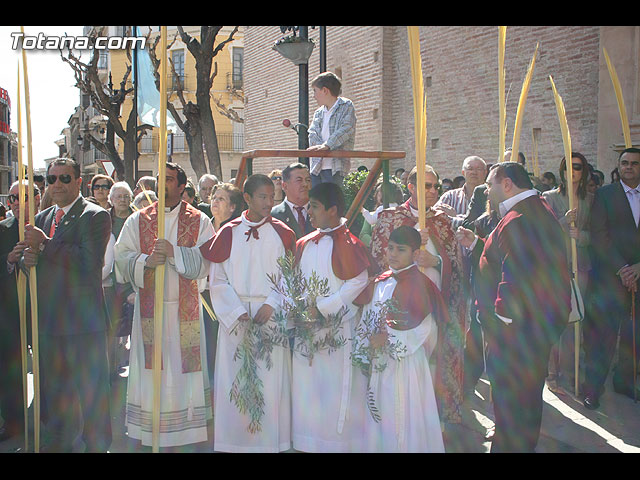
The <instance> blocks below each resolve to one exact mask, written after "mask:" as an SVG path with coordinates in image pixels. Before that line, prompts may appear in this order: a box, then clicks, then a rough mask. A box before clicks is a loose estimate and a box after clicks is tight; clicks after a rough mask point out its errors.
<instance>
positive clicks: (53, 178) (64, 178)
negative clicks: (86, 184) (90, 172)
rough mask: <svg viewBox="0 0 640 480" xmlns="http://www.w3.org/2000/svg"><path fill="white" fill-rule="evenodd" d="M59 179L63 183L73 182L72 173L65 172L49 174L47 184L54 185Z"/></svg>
mask: <svg viewBox="0 0 640 480" xmlns="http://www.w3.org/2000/svg"><path fill="white" fill-rule="evenodd" d="M58 179H60V181H61V182H62V183H71V175H68V174H66V173H63V174H61V175H47V184H48V185H53V184H54V183H56V180H58Z"/></svg>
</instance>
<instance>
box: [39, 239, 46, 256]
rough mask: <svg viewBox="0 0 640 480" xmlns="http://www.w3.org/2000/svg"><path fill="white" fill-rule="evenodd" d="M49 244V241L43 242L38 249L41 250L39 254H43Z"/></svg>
mask: <svg viewBox="0 0 640 480" xmlns="http://www.w3.org/2000/svg"><path fill="white" fill-rule="evenodd" d="M48 242H49V240H48V239H44V240H43V241H42V243H41V244H40V246H39V247H38V249H39V253H42V251H43V250H44V249H45V247H46V246H47V243H48Z"/></svg>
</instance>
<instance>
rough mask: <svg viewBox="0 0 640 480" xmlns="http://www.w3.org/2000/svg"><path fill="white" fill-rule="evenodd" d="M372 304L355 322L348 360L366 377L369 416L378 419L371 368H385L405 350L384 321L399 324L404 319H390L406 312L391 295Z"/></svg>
mask: <svg viewBox="0 0 640 480" xmlns="http://www.w3.org/2000/svg"><path fill="white" fill-rule="evenodd" d="M375 307H376V308H373V309H370V310H368V311H367V312H366V313H365V314H364V315H361V318H360V321H359V322H358V324H357V325H356V328H355V332H354V339H353V351H352V353H351V363H352V364H353V366H354V367H356V368H357V369H358V370H360V372H361V373H362V374H363V375H364V376H365V377H367V399H366V400H367V407H368V409H369V413H370V414H371V417H372V418H373V419H374V420H375V421H376V422H380V420H381V417H380V412H379V410H378V408H377V406H376V399H375V394H374V391H373V389H372V388H371V377H372V375H373V373H374V372H376V373H382V372H383V371H384V370H385V369H386V368H387V365H388V361H389V359H393V360H396V361H399V360H401V358H402V357H401V354H403V353H405V352H406V351H407V347H406V346H405V345H403V344H402V343H401V342H400V341H393V340H392V339H393V335H389V333H388V331H387V324H390V323H392V324H394V325H402V324H404V323H406V320H391V319H392V318H394V317H396V318H398V317H401V314H403V313H405V312H402V311H401V310H399V308H398V302H397V301H396V300H395V299H393V298H390V299H388V300H386V301H384V302H376V303H375ZM361 314H362V312H361Z"/></svg>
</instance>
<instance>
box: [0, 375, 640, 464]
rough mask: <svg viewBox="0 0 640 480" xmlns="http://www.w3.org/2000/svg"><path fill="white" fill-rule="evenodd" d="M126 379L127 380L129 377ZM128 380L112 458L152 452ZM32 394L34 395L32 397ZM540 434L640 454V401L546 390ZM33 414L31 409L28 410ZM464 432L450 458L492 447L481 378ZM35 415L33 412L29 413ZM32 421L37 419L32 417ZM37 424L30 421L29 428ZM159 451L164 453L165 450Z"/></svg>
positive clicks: (592, 449) (551, 445) (547, 447)
mask: <svg viewBox="0 0 640 480" xmlns="http://www.w3.org/2000/svg"><path fill="white" fill-rule="evenodd" d="M125 375H126V374H125ZM126 388H127V378H126V376H122V377H119V378H117V379H115V380H114V382H113V386H112V396H113V400H112V414H113V417H112V419H113V421H112V428H113V443H112V445H111V449H110V451H111V452H112V453H146V452H151V448H150V447H141V446H140V445H139V442H137V441H131V440H129V439H128V437H127V436H126V432H125V428H124V403H125V398H126ZM31 396H32V392H31V393H30V397H31ZM543 398H544V400H545V405H544V414H543V421H542V431H541V435H540V440H539V442H538V447H537V451H538V452H539V453H619V452H623V453H640V401H639V402H638V403H634V402H633V400H632V399H630V398H627V397H625V396H622V395H619V394H616V393H614V392H613V389H612V387H611V380H610V379H609V381H608V383H607V391H606V392H605V394H604V395H603V396H602V398H601V399H600V403H601V406H600V408H599V409H598V410H595V411H592V410H587V409H586V408H584V407H583V406H582V402H580V401H578V400H577V399H576V397H575V396H574V395H573V392H572V391H570V392H568V393H565V394H558V395H556V394H554V393H552V392H551V391H549V390H548V389H547V388H546V387H545V390H544V395H543ZM30 410H32V408H30ZM463 410H464V411H463V418H464V422H463V426H461V427H460V428H458V429H457V430H456V431H455V432H453V433H452V435H451V436H450V437H448V438H446V447H447V451H448V452H454V453H462V452H465V453H484V452H488V451H489V448H490V446H491V443H490V440H487V439H486V438H485V436H486V435H487V433H488V432H489V431H490V430H491V428H492V427H493V412H492V408H491V404H490V402H489V385H488V381H487V380H486V378H485V377H483V378H482V379H481V380H480V382H479V383H478V386H477V388H476V396H475V398H473V399H470V400H469V401H468V402H466V403H465V405H464V409H463ZM31 415H33V412H31ZM32 418H33V417H32ZM32 424H33V422H32V420H31V422H30V425H32ZM22 446H23V440H22V438H21V437H16V438H13V439H10V440H7V441H5V442H3V443H0V452H7V451H10V450H12V449H14V448H16V447H22ZM161 451H163V452H164V451H165V449H162V450H161ZM167 451H174V452H187V453H208V452H212V451H213V449H212V445H211V443H210V442H207V443H203V444H198V445H190V446H186V447H182V448H176V449H171V450H167Z"/></svg>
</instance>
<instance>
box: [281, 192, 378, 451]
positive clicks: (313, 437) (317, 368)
mask: <svg viewBox="0 0 640 480" xmlns="http://www.w3.org/2000/svg"><path fill="white" fill-rule="evenodd" d="M309 195H310V198H311V200H310V207H309V215H310V216H311V222H312V225H313V226H314V227H316V228H317V230H316V231H315V232H313V233H310V234H309V235H306V236H304V237H302V238H301V239H299V240H298V242H297V243H296V262H297V265H299V266H300V269H301V271H302V274H303V275H304V276H305V278H309V277H311V275H312V272H315V273H316V274H317V275H318V277H319V278H320V279H321V280H322V279H327V281H328V285H329V290H330V293H329V295H328V296H324V297H318V298H317V300H316V305H315V306H311V307H310V308H311V309H312V310H311V312H310V313H311V315H310V316H311V317H312V318H320V315H322V316H323V317H324V318H328V317H329V315H336V314H338V312H339V311H340V310H341V309H343V308H344V309H346V310H344V312H345V315H344V316H343V317H342V324H341V328H340V334H341V336H342V337H343V338H344V339H345V340H346V343H345V345H343V346H342V347H340V348H338V349H336V350H334V351H332V352H328V351H327V350H321V351H319V352H316V353H315V354H314V356H313V359H312V361H311V362H309V359H308V358H306V357H305V356H303V355H302V354H301V353H300V352H299V351H298V350H297V349H295V348H294V354H293V383H292V388H291V395H292V421H293V425H292V431H293V448H294V449H296V450H300V451H303V452H311V453H325V452H332V453H343V452H349V451H352V450H353V449H354V447H356V446H357V442H356V441H357V440H358V438H359V436H360V425H362V416H363V415H364V414H365V413H366V406H365V405H364V403H362V402H360V400H361V398H362V396H363V395H364V394H365V390H366V384H365V383H366V382H365V380H364V377H363V376H362V375H360V374H359V373H358V372H356V371H355V369H354V367H353V365H352V363H351V338H352V337H353V332H354V321H355V315H356V313H357V307H355V306H354V305H353V304H352V302H353V300H354V299H355V298H356V297H357V296H358V294H360V292H361V291H362V289H363V288H364V287H365V286H366V285H367V281H368V269H369V268H370V267H371V265H370V261H369V256H368V253H367V250H366V247H365V246H364V244H363V243H362V242H361V241H360V240H358V239H357V238H356V237H355V236H353V235H352V234H351V232H349V229H348V228H347V227H346V224H345V219H344V218H342V215H343V214H344V210H345V205H344V197H343V194H342V191H341V190H340V187H338V186H337V185H336V184H334V183H321V184H318V185H316V186H315V187H314V188H312V189H311V191H310V193H309ZM298 341H299V340H298V338H296V339H295V342H298ZM356 373H357V375H356Z"/></svg>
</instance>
